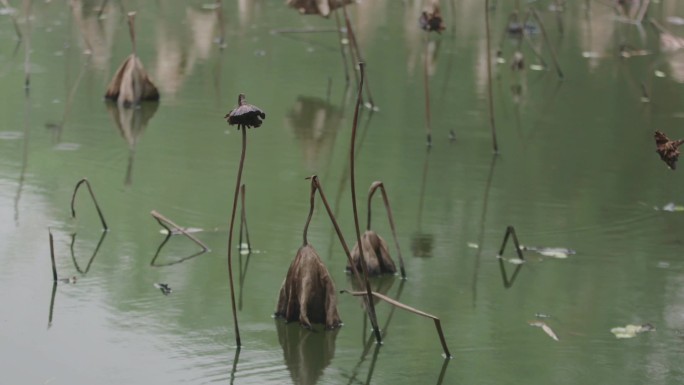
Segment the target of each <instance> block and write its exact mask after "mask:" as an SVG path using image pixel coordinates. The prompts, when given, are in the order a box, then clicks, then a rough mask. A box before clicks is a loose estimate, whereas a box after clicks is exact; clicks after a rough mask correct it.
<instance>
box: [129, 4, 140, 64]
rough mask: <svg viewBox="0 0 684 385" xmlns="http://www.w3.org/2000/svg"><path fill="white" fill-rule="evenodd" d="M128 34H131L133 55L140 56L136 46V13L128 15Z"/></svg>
mask: <svg viewBox="0 0 684 385" xmlns="http://www.w3.org/2000/svg"><path fill="white" fill-rule="evenodd" d="M128 32H129V33H130V34H131V44H133V55H134V56H138V50H137V48H136V46H135V12H129V13H128Z"/></svg>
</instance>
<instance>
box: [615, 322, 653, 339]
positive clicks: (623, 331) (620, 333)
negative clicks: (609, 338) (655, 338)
mask: <svg viewBox="0 0 684 385" xmlns="http://www.w3.org/2000/svg"><path fill="white" fill-rule="evenodd" d="M655 330H656V328H655V326H653V325H651V324H650V323H645V324H643V325H631V324H630V325H627V326H625V327H615V328H612V329H610V332H611V333H613V334H615V338H634V337H636V335H637V334H640V333H644V332H653V331H655Z"/></svg>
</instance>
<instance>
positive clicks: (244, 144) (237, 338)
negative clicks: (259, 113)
mask: <svg viewBox="0 0 684 385" xmlns="http://www.w3.org/2000/svg"><path fill="white" fill-rule="evenodd" d="M240 128H242V130H240ZM238 131H242V152H241V154H240V165H239V166H238V174H237V181H236V183H235V194H234V196H233V210H232V211H231V214H230V229H229V230H228V276H229V280H230V304H231V308H232V311H233V323H234V324H235V343H236V344H237V346H238V347H240V346H242V344H241V341H240V328H239V326H238V318H237V311H236V310H235V288H234V285H233V263H232V262H233V258H232V254H233V253H232V251H233V227H234V225H235V211H237V202H238V195H239V193H240V180H241V179H242V169H243V167H244V165H245V152H246V151H247V127H245V126H244V125H238Z"/></svg>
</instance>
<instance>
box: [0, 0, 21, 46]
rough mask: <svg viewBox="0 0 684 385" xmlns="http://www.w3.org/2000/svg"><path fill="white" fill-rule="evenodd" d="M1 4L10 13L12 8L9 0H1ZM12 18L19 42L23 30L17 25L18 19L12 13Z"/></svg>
mask: <svg viewBox="0 0 684 385" xmlns="http://www.w3.org/2000/svg"><path fill="white" fill-rule="evenodd" d="M0 4H2V6H3V7H5V9H7V10H8V11H9V10H10V9H11V8H12V7H11V6H10V4H9V1H7V0H0ZM10 17H11V18H12V24H13V25H14V33H16V34H17V40H19V41H21V39H22V35H21V29H20V28H19V23H17V18H16V17H15V16H14V13H10Z"/></svg>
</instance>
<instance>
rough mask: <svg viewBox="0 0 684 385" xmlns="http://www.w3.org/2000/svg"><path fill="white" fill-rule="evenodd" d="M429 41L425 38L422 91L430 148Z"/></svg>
mask: <svg viewBox="0 0 684 385" xmlns="http://www.w3.org/2000/svg"><path fill="white" fill-rule="evenodd" d="M428 48H429V40H428V39H427V38H425V60H424V61H423V91H424V92H425V132H426V133H427V145H428V147H432V124H431V123H430V77H429V76H428V75H429V74H428Z"/></svg>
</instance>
